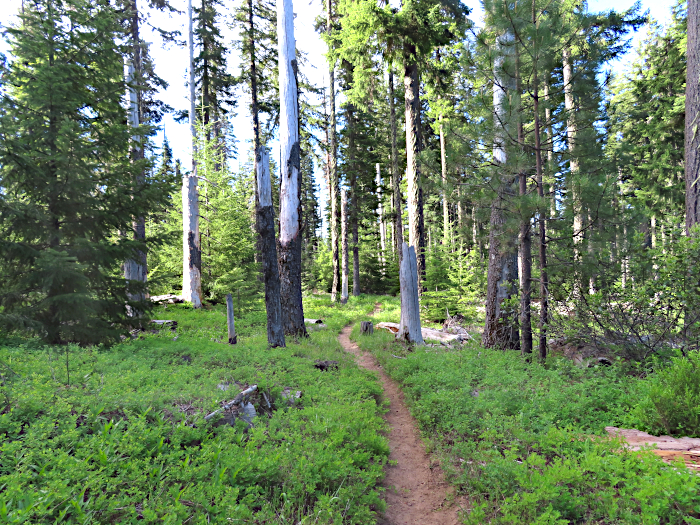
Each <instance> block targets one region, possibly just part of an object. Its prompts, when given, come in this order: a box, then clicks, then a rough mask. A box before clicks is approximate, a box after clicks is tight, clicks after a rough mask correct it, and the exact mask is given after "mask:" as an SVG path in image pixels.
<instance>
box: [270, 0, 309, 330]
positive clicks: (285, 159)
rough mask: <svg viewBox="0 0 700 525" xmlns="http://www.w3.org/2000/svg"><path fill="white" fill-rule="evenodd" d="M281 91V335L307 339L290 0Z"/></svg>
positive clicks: (281, 14)
mask: <svg viewBox="0 0 700 525" xmlns="http://www.w3.org/2000/svg"><path fill="white" fill-rule="evenodd" d="M277 35H278V41H279V43H278V46H279V47H278V54H279V89H280V125H279V138H280V153H281V155H280V178H281V179H282V181H281V188H280V236H279V246H278V250H277V258H278V264H279V271H280V284H281V298H280V302H281V303H282V314H283V316H284V332H285V334H287V335H292V336H304V337H306V336H307V333H306V325H305V324H304V307H303V304H302V297H301V244H302V239H301V235H300V229H301V145H300V143H299V99H298V88H297V60H296V42H295V39H294V13H293V11H292V0H277Z"/></svg>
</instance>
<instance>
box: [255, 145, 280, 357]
mask: <svg viewBox="0 0 700 525" xmlns="http://www.w3.org/2000/svg"><path fill="white" fill-rule="evenodd" d="M255 160H256V169H255V172H256V174H257V184H256V186H257V190H258V196H257V201H258V208H257V223H258V233H259V235H260V247H261V254H262V268H263V277H264V281H265V310H266V312H267V342H268V344H269V345H270V346H271V347H273V348H275V347H284V346H285V340H284V319H283V316H282V303H281V301H280V276H279V268H278V266H277V245H276V243H275V208H274V206H273V204H272V183H271V181H270V157H269V153H268V152H267V150H266V149H265V148H262V147H261V148H259V149H258V151H257V154H256V156H255Z"/></svg>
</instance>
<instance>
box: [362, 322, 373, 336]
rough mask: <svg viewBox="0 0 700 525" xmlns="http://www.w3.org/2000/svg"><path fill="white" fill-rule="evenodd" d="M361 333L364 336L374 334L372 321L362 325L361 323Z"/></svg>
mask: <svg viewBox="0 0 700 525" xmlns="http://www.w3.org/2000/svg"><path fill="white" fill-rule="evenodd" d="M360 333H361V334H362V335H372V334H374V325H373V324H372V321H362V323H360Z"/></svg>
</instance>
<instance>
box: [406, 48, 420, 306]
mask: <svg viewBox="0 0 700 525" xmlns="http://www.w3.org/2000/svg"><path fill="white" fill-rule="evenodd" d="M403 83H404V95H405V100H406V177H407V179H408V199H407V201H408V238H409V244H410V245H411V246H414V247H415V249H416V259H417V261H418V262H417V265H418V266H417V268H418V289H419V291H420V292H422V291H423V281H424V279H425V221H424V219H423V187H422V184H421V173H420V165H419V162H418V157H419V155H420V151H421V122H420V79H419V78H418V64H417V62H416V49H415V46H413V45H411V44H408V45H407V51H406V55H405V57H404V76H403Z"/></svg>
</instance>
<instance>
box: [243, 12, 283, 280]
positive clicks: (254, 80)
mask: <svg viewBox="0 0 700 525" xmlns="http://www.w3.org/2000/svg"><path fill="white" fill-rule="evenodd" d="M253 16H254V13H253V0H248V51H249V55H248V75H249V76H250V114H251V116H252V118H253V152H254V153H255V170H256V172H255V176H254V177H253V194H254V195H255V209H256V213H255V231H256V232H257V233H258V237H257V239H256V242H255V244H256V245H255V255H254V257H255V262H256V263H260V262H261V257H262V250H263V247H262V238H261V236H260V233H259V231H260V225H259V224H258V220H259V218H260V215H259V213H258V212H257V210H258V208H259V206H260V202H259V200H258V199H259V192H258V178H259V175H258V172H257V170H258V165H259V160H258V155H259V153H258V150H259V149H260V118H259V114H258V72H257V69H258V68H257V64H256V60H255V22H254V17H253ZM268 169H269V168H268ZM276 252H277V250H276V249H275V253H276ZM264 273H265V272H264V270H263V275H261V276H260V277H261V278H262V279H263V281H264V280H265V275H264ZM278 280H279V276H278Z"/></svg>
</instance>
